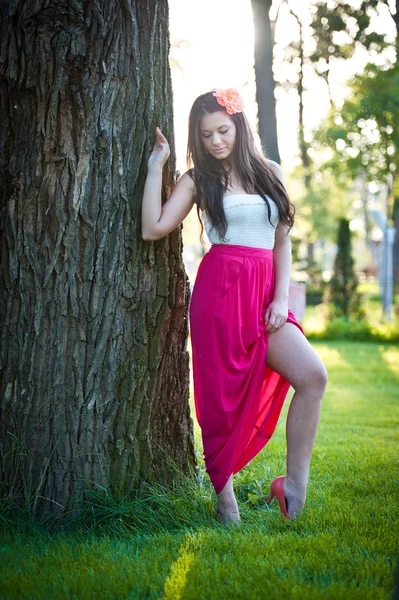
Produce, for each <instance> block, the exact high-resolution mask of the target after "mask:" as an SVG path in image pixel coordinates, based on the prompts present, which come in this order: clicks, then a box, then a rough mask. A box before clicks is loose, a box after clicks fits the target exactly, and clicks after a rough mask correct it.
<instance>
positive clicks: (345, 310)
mask: <svg viewBox="0 0 399 600" xmlns="http://www.w3.org/2000/svg"><path fill="white" fill-rule="evenodd" d="M337 245H338V252H337V255H336V257H335V262H334V272H333V276H332V278H331V281H330V284H329V293H328V302H329V304H330V308H331V309H332V310H331V311H330V316H333V317H344V318H345V319H348V318H349V317H355V318H359V317H362V316H364V310H363V307H362V298H361V295H360V294H359V293H358V292H357V286H358V281H357V277H356V274H355V271H354V260H353V258H352V241H351V230H350V228H349V221H348V220H347V219H344V218H341V219H340V220H339V226H338V240H337Z"/></svg>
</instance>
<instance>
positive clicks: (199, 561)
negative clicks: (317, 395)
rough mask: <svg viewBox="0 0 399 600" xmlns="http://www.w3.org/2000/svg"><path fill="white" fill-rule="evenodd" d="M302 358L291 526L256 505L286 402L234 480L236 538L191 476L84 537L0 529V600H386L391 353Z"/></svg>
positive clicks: (375, 347) (280, 462)
mask: <svg viewBox="0 0 399 600" xmlns="http://www.w3.org/2000/svg"><path fill="white" fill-rule="evenodd" d="M313 346H314V347H315V349H316V351H317V352H318V353H319V354H320V356H321V357H322V359H323V360H324V362H325V364H326V366H327V368H328V371H329V383H328V389H327V393H326V396H325V399H324V401H323V408H322V415H321V421H320V427H319V431H318V435H317V438H316V445H315V450H314V454H313V459H312V466H311V477H310V481H309V490H308V499H307V503H306V507H305V511H304V514H303V516H302V518H301V519H299V520H298V521H297V522H295V523H287V522H285V521H284V520H283V519H282V518H281V516H280V514H279V511H278V508H277V505H275V504H272V506H271V508H270V509H269V508H267V506H266V505H265V499H266V498H267V496H268V493H269V486H270V482H271V479H272V478H273V477H276V476H277V475H281V474H284V472H285V435H284V427H285V425H284V423H285V415H286V412H287V408H288V401H287V403H286V406H285V409H284V413H283V417H282V419H281V420H280V423H279V425H278V428H277V431H276V434H275V436H274V437H273V439H272V440H271V441H270V443H269V444H268V445H267V446H266V448H265V449H264V450H263V451H262V452H261V454H260V455H258V457H256V459H254V460H253V461H252V463H251V464H250V465H249V466H248V467H246V468H245V469H244V470H243V471H241V472H240V473H239V474H238V475H237V476H236V477H235V482H236V492H237V496H238V500H239V503H240V508H241V516H242V519H243V523H242V525H241V526H239V527H235V526H233V527H226V526H222V525H220V524H218V523H217V522H216V521H215V519H214V516H213V507H214V497H213V494H212V490H211V487H210V484H209V481H208V480H207V478H206V477H205V476H204V469H203V465H202V464H201V470H200V472H201V475H202V476H203V479H202V484H201V485H197V486H194V485H192V484H190V483H189V482H187V485H186V487H184V486H183V487H182V488H181V489H179V490H175V492H167V491H164V493H162V491H161V490H160V489H159V490H158V491H157V492H156V493H155V495H154V498H153V500H152V501H151V502H150V503H147V504H144V503H143V502H142V501H139V500H137V501H135V500H133V501H131V502H130V503H129V502H128V501H127V500H123V501H121V502H120V503H119V504H117V503H114V504H113V505H110V506H108V507H107V508H105V507H103V509H102V512H101V511H100V509H99V508H98V507H97V508H96V510H95V511H93V514H95V515H97V516H96V517H93V518H92V527H91V528H89V526H88V525H86V527H85V528H84V529H80V530H78V531H75V532H71V531H61V532H59V533H57V534H54V533H53V534H50V533H46V532H45V531H43V530H40V529H39V528H37V527H36V528H35V527H33V526H29V527H27V526H25V527H22V524H18V522H13V523H11V522H8V523H7V521H6V520H5V521H3V524H2V525H1V528H2V529H1V537H0V557H1V558H0V598H1V599H2V600H7V599H14V598H15V599H19V598H21V599H22V598H24V599H25V598H32V599H35V600H39V599H46V600H48V599H51V600H56V599H58V598H76V599H80V598H82V599H86V598H92V599H97V598H98V599H100V598H101V599H102V598H110V599H111V598H112V599H116V598H117V599H123V598H139V599H141V598H143V599H157V600H159V599H171V600H177V599H180V598H181V599H185V598H186V599H212V600H214V599H218V600H219V599H225V598H226V599H233V598H234V599H247V598H248V599H250V600H255V599H262V600H263V599H301V600H302V599H303V598H306V600H312V599H319V598H323V599H324V598H325V599H331V600H338V599H341V598H342V599H345V600H347V599H355V598H356V599H359V600H366V599H370V600H377V599H380V598H381V599H388V598H391V597H392V589H393V579H394V572H395V569H396V565H397V561H398V551H399V539H398V538H399V505H398V497H399V485H398V479H399V470H398V441H399V435H398V424H399V385H398V383H399V348H398V347H397V346H393V345H382V344H380V345H379V344H372V343H357V342H338V341H335V342H328V343H326V342H323V343H321V342H318V343H314V344H313ZM197 431H198V430H197ZM198 454H199V455H200V448H199V450H198ZM93 523H96V524H95V526H94V525H93Z"/></svg>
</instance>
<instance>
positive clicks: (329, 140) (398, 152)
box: [314, 62, 399, 183]
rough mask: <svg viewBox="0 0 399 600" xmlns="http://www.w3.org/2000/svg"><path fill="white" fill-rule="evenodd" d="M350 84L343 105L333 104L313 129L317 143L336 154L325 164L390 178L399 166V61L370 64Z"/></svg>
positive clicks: (352, 173) (352, 172)
mask: <svg viewBox="0 0 399 600" xmlns="http://www.w3.org/2000/svg"><path fill="white" fill-rule="evenodd" d="M350 89H351V95H350V97H349V98H348V99H347V100H346V101H345V102H344V104H343V106H342V108H341V109H340V110H337V109H333V110H331V112H330V115H329V117H328V119H327V122H326V126H325V127H321V128H319V130H318V131H317V132H315V138H314V149H315V150H316V151H320V148H321V147H322V146H326V147H329V148H330V149H331V150H332V152H333V157H332V159H331V160H329V161H327V162H326V164H325V167H326V168H331V169H332V170H334V171H335V172H337V173H338V174H343V175H344V176H345V177H346V178H350V179H352V180H354V179H355V178H356V177H358V176H360V175H365V176H366V178H367V180H368V181H376V182H380V183H386V182H387V180H388V177H389V176H390V174H392V173H394V172H395V171H396V172H398V171H399V128H398V126H397V122H398V118H399V62H397V63H395V64H394V65H387V66H384V67H378V66H376V65H372V64H369V65H367V66H366V68H365V71H364V73H362V74H361V75H356V77H355V78H354V79H353V81H352V83H351V85H350Z"/></svg>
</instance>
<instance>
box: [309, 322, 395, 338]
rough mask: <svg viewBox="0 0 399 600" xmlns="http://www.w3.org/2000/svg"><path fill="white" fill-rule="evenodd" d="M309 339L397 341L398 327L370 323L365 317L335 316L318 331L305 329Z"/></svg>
mask: <svg viewBox="0 0 399 600" xmlns="http://www.w3.org/2000/svg"><path fill="white" fill-rule="evenodd" d="M306 336H307V338H308V339H310V340H352V341H357V342H384V343H387V344H395V343H397V342H399V327H396V326H395V325H379V326H376V325H372V324H371V323H370V322H369V321H368V320H367V319H360V320H359V319H356V318H353V317H349V318H345V317H335V318H330V319H329V320H327V322H326V325H325V328H324V329H322V330H320V331H306Z"/></svg>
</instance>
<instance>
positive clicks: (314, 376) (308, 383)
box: [303, 361, 328, 394]
mask: <svg viewBox="0 0 399 600" xmlns="http://www.w3.org/2000/svg"><path fill="white" fill-rule="evenodd" d="M327 381H328V373H327V369H326V368H325V366H324V364H323V363H322V362H321V361H320V362H317V363H316V364H314V365H312V367H311V368H309V370H308V371H307V373H306V379H305V380H304V382H303V386H304V387H305V388H307V389H309V388H310V389H312V390H314V391H317V392H320V393H321V394H323V393H324V391H325V389H326V386H327Z"/></svg>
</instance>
